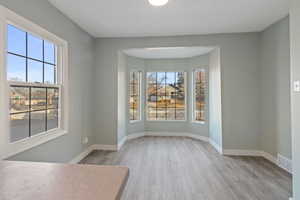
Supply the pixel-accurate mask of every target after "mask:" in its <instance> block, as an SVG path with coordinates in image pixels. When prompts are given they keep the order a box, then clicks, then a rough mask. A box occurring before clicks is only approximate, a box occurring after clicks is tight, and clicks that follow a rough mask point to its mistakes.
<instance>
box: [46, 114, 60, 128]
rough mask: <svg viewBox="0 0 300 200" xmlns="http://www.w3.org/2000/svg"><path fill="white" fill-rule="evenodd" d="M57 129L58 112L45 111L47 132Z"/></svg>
mask: <svg viewBox="0 0 300 200" xmlns="http://www.w3.org/2000/svg"><path fill="white" fill-rule="evenodd" d="M55 128H58V110H57V109H51V110H47V130H52V129H55Z"/></svg>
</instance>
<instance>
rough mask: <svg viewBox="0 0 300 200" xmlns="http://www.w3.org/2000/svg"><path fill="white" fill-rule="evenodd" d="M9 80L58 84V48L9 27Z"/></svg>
mask: <svg viewBox="0 0 300 200" xmlns="http://www.w3.org/2000/svg"><path fill="white" fill-rule="evenodd" d="M7 40H8V41H7V80H9V81H18V82H30V83H46V84H56V67H57V66H56V46H55V45H54V44H53V43H51V42H48V41H46V40H43V39H41V38H39V37H37V36H34V35H32V34H30V33H27V32H25V31H22V30H20V29H18V28H16V27H14V26H12V25H7Z"/></svg>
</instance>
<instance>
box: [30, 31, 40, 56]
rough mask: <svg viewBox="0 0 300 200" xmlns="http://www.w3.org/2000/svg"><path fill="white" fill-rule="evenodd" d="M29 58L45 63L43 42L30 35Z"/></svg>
mask: <svg viewBox="0 0 300 200" xmlns="http://www.w3.org/2000/svg"><path fill="white" fill-rule="evenodd" d="M28 57H30V58H34V59H38V60H40V61H43V40H41V39H40V38H37V37H35V36H33V35H31V34H28Z"/></svg>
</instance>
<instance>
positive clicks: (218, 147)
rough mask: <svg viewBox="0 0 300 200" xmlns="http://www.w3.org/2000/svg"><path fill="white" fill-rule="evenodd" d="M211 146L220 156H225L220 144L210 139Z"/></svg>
mask: <svg viewBox="0 0 300 200" xmlns="http://www.w3.org/2000/svg"><path fill="white" fill-rule="evenodd" d="M209 144H210V145H211V146H213V147H214V148H215V149H216V150H217V152H219V154H221V155H223V154H224V152H223V148H222V147H221V146H220V145H219V144H217V143H216V142H215V141H213V140H212V139H209Z"/></svg>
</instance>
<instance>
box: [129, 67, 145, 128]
mask: <svg viewBox="0 0 300 200" xmlns="http://www.w3.org/2000/svg"><path fill="white" fill-rule="evenodd" d="M141 74H142V73H141V72H140V71H132V72H130V79H129V105H130V109H129V115H130V121H131V122H134V121H139V120H141Z"/></svg>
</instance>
